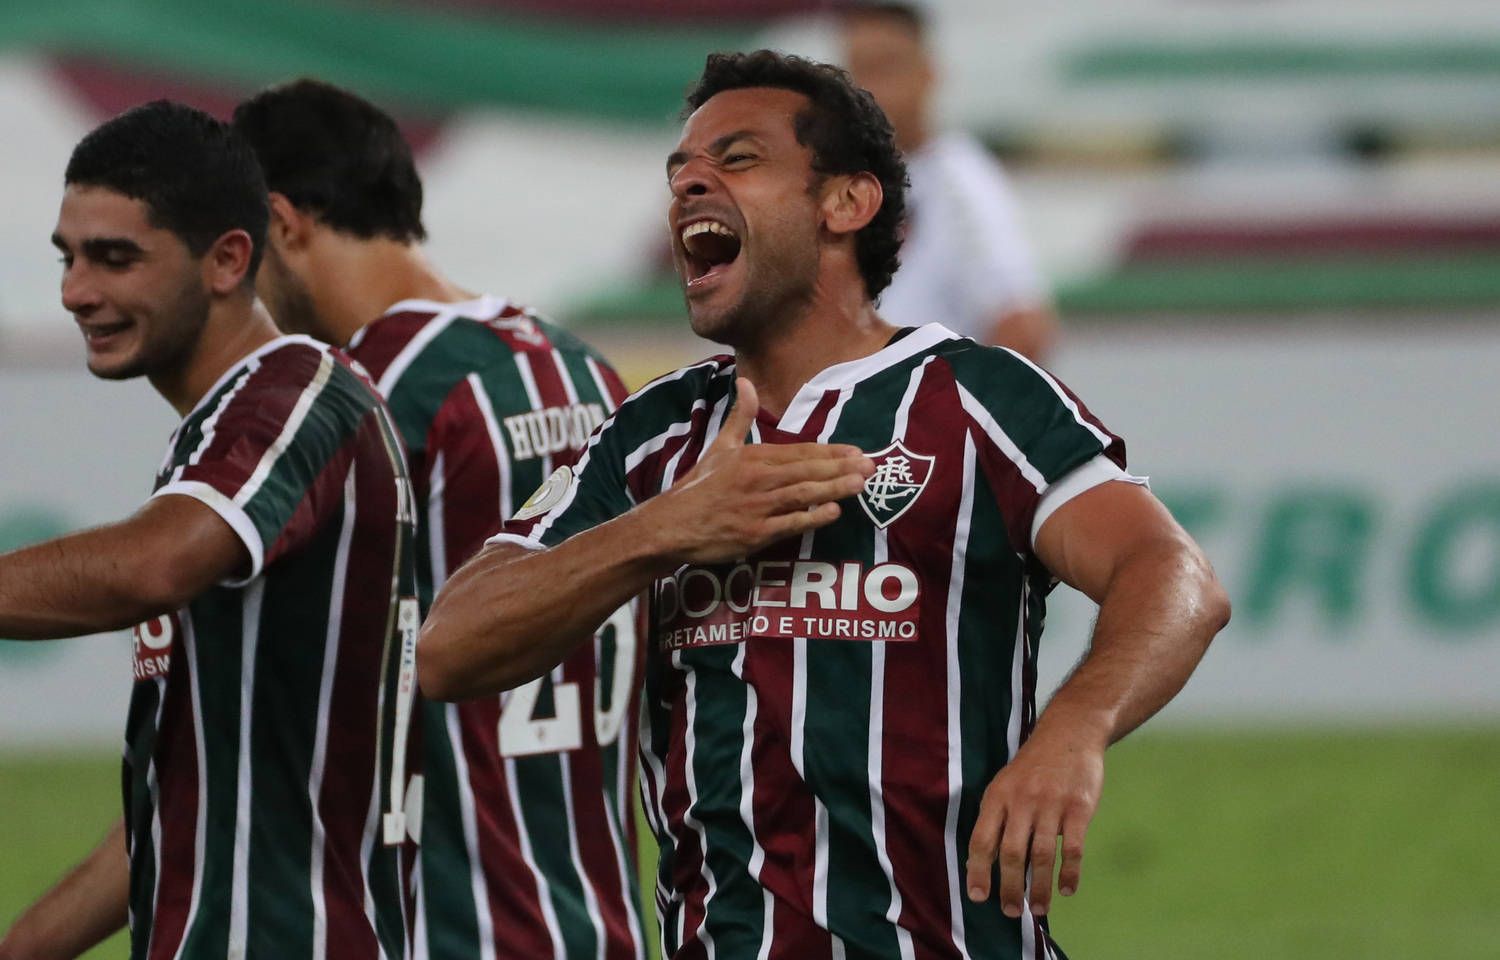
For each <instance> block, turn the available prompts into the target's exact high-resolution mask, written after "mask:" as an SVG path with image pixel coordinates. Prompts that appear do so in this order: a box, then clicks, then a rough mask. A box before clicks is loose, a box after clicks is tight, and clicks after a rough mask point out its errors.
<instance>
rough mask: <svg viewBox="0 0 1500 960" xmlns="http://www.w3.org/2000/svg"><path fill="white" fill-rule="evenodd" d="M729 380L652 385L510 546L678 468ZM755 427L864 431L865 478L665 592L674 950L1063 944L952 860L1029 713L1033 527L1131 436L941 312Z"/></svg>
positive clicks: (743, 952) (657, 789)
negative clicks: (946, 321) (868, 467)
mask: <svg viewBox="0 0 1500 960" xmlns="http://www.w3.org/2000/svg"><path fill="white" fill-rule="evenodd" d="M734 379H735V366H734V362H733V359H732V358H730V357H718V358H714V359H711V360H709V361H706V362H704V363H701V364H698V365H695V366H690V367H686V368H684V369H682V370H679V371H677V372H676V373H674V374H670V375H668V376H666V377H663V378H661V379H659V380H657V381H655V382H654V383H652V384H650V385H648V386H647V387H646V388H645V389H643V390H641V391H640V392H638V393H637V394H635V395H634V396H632V397H631V398H630V399H628V400H626V401H625V402H624V403H623V404H622V405H621V406H620V408H619V409H618V410H617V411H616V412H615V415H614V416H613V417H612V418H611V419H610V420H608V421H606V423H605V425H604V426H603V428H602V429H601V430H600V431H599V432H598V433H597V434H595V436H594V438H593V439H592V440H591V441H590V444H589V447H588V449H587V450H586V451H585V453H584V456H583V457H581V458H580V459H579V461H578V463H577V465H576V468H574V470H573V471H571V474H570V475H564V476H560V477H558V478H557V479H556V480H555V481H554V483H553V485H552V486H553V489H554V490H555V491H556V492H554V493H552V494H550V495H549V496H547V497H546V500H547V505H548V509H545V510H539V511H537V512H536V515H534V516H529V518H527V519H519V520H518V521H517V522H513V523H511V524H509V525H508V526H507V527H506V532H505V533H503V534H501V536H500V538H499V539H502V540H504V539H513V540H516V541H518V542H524V543H527V544H529V545H531V546H538V545H540V546H551V545H555V544H557V543H560V542H562V541H563V540H565V539H567V538H568V537H569V536H572V535H574V534H576V533H579V532H581V531H584V530H587V529H589V528H591V527H593V526H595V525H597V524H600V523H603V522H605V521H607V520H609V519H611V518H613V517H615V516H617V515H619V514H621V513H624V512H625V511H627V510H629V509H630V508H631V507H632V506H633V505H634V504H637V503H640V502H642V501H644V500H646V499H647V498H649V497H651V496H654V495H656V494H658V493H660V492H661V491H663V490H665V489H667V488H669V487H670V486H671V485H673V484H674V483H678V482H680V481H681V480H682V479H683V478H684V476H686V475H687V473H688V472H689V471H690V470H691V469H692V468H693V465H694V464H695V463H696V462H697V461H698V458H699V457H700V456H702V454H703V452H704V450H705V449H706V448H707V447H708V446H709V445H710V444H711V443H713V441H714V439H715V437H716V435H717V431H718V429H719V427H720V425H721V424H722V423H723V422H724V419H725V416H726V415H727V413H728V411H729V409H730V406H731V404H732V403H733V400H734V396H735V388H734ZM748 439H749V440H750V441H751V442H756V443H794V442H806V441H817V442H826V443H847V444H853V445H856V446H858V447H859V448H861V449H862V450H865V451H866V452H867V453H868V454H869V456H870V457H871V458H872V459H873V460H874V461H875V464H876V470H875V474H874V476H872V477H871V478H870V479H869V481H868V482H867V483H866V484H865V487H864V490H863V491H862V492H861V493H860V494H859V495H858V496H856V497H852V498H850V499H848V500H846V501H844V502H843V504H842V508H843V509H842V513H841V516H840V517H839V519H838V520H836V521H835V522H834V523H832V524H830V525H828V526H826V527H823V528H821V529H818V530H815V531H812V532H809V533H807V534H806V535H803V536H800V537H794V538H791V539H788V540H784V541H782V542H779V543H776V544H773V545H772V546H770V547H768V548H766V549H764V550H762V551H760V552H759V553H756V554H754V555H752V556H749V557H746V558H745V559H743V560H741V561H738V562H735V563H724V564H709V565H699V564H689V565H685V566H683V567H681V568H679V569H678V570H677V571H676V572H675V573H674V574H673V575H671V576H667V577H663V578H662V579H660V580H659V581H657V583H656V585H655V588H654V590H653V595H652V603H651V610H650V626H649V632H648V634H647V644H646V646H647V651H648V660H647V667H646V682H645V689H644V691H643V695H642V699H643V707H642V710H643V729H642V732H641V759H642V776H643V777H644V791H645V793H646V794H647V815H648V817H649V819H650V820H651V823H652V827H653V829H654V831H655V833H656V835H657V839H658V841H659V843H660V846H661V862H660V868H659V871H658V881H657V889H656V905H657V911H658V916H659V921H660V924H661V930H660V934H661V938H662V948H663V950H662V952H663V956H665V957H670V958H675V960H687V958H706V957H719V958H741V957H744V958H785V960H793V958H795V960H810V958H811V960H816V958H829V960H831V958H856V957H860V958H876V957H878V958H892V960H931V958H973V960H999V958H1006V960H1009V958H1026V960H1032V958H1049V957H1058V956H1060V952H1059V951H1058V950H1057V948H1056V945H1055V944H1054V943H1053V942H1052V941H1051V938H1050V935H1049V933H1048V931H1047V927H1046V923H1045V922H1044V920H1042V919H1041V918H1038V917H1034V916H1032V915H1031V914H1030V913H1029V912H1028V913H1026V914H1024V915H1023V916H1022V917H1021V918H1020V919H1018V920H1017V919H1010V918H1007V917H1006V916H1005V915H1004V914H1003V913H1002V912H1001V909H1000V906H999V902H998V898H994V899H992V900H991V901H989V902H986V903H979V904H976V903H972V902H970V901H969V900H968V898H967V897H966V896H965V895H964V894H963V877H964V861H965V859H966V853H967V846H968V838H969V834H970V832H971V831H972V829H973V826H974V822H975V818H976V816H977V813H978V809H979V801H980V797H981V794H982V793H983V791H984V788H985V786H986V785H987V784H988V783H989V781H990V780H991V779H992V778H993V777H994V775H995V773H996V772H997V771H998V770H999V769H1000V767H1001V766H1002V765H1003V764H1005V763H1006V762H1007V760H1008V759H1009V758H1010V757H1012V756H1014V754H1015V752H1016V750H1017V749H1018V748H1019V746H1020V745H1021V743H1022V742H1024V741H1025V739H1026V737H1027V734H1028V733H1029V731H1030V728H1031V725H1032V723H1033V721H1034V718H1035V711H1036V700H1035V692H1036V691H1035V681H1036V655H1037V644H1038V640H1039V638H1040V634H1041V625H1042V617H1043V612H1044V603H1043V599H1044V597H1045V595H1046V593H1047V592H1048V590H1049V589H1050V587H1051V586H1052V583H1053V581H1052V578H1051V576H1050V574H1049V573H1048V571H1047V570H1046V569H1044V568H1043V567H1042V565H1041V563H1040V562H1039V561H1038V560H1037V558H1036V556H1035V554H1034V552H1033V540H1034V532H1035V530H1036V529H1037V528H1038V527H1039V526H1040V524H1041V523H1042V522H1043V521H1044V520H1045V519H1046V517H1047V516H1048V515H1050V512H1051V511H1052V510H1054V509H1056V507H1057V506H1058V504H1060V503H1062V502H1065V501H1066V500H1067V499H1068V498H1070V497H1071V496H1074V495H1076V494H1077V493H1079V492H1081V491H1082V490H1085V489H1088V488H1089V487H1090V486H1092V485H1094V484H1097V483H1101V482H1104V481H1105V480H1108V479H1111V478H1115V477H1123V476H1125V474H1124V473H1123V470H1122V468H1123V466H1124V455H1125V452H1124V444H1123V442H1122V441H1120V440H1119V438H1117V437H1115V436H1114V435H1112V434H1110V433H1109V432H1108V431H1107V430H1105V429H1104V427H1103V426H1102V425H1101V424H1100V423H1099V422H1098V421H1097V420H1096V419H1095V418H1094V417H1093V416H1092V415H1091V414H1090V413H1089V412H1088V410H1087V409H1086V408H1085V407H1084V406H1083V405H1082V404H1081V403H1080V402H1079V401H1078V400H1077V399H1076V398H1075V397H1074V396H1073V395H1072V394H1071V393H1069V392H1068V391H1067V390H1066V389H1065V388H1063V387H1062V386H1061V385H1060V384H1058V383H1057V382H1056V381H1055V380H1054V379H1053V378H1052V377H1051V376H1050V375H1048V374H1047V373H1045V372H1043V371H1042V370H1040V369H1039V368H1037V367H1035V366H1033V365H1031V364H1030V363H1029V362H1027V361H1026V360H1024V359H1023V358H1021V357H1020V356H1019V355H1017V354H1014V353H1011V352H1010V351H1007V350H1003V349H999V348H993V347H983V346H980V345H978V344H976V343H974V342H973V341H972V340H968V339H966V338H960V337H957V336H955V335H954V334H952V333H951V332H949V331H947V330H945V329H944V328H942V327H941V326H938V325H928V326H924V327H918V328H911V329H908V330H905V331H902V332H901V333H898V335H897V336H896V337H895V338H893V340H892V341H891V343H890V344H888V345H887V346H886V347H885V348H884V349H882V350H880V351H878V352H877V353H875V354H873V355H871V356H869V357H865V358H862V359H859V360H854V361H850V362H848V363H841V364H837V365H834V366H831V367H829V368H827V369H825V370H823V371H822V372H821V373H819V374H818V375H816V376H815V377H813V378H812V380H810V381H809V382H808V383H807V384H806V385H804V386H803V387H802V388H801V390H800V391H799V392H798V393H797V395H796V396H795V397H794V399H793V401H792V403H791V404H790V406H789V407H788V408H787V410H786V412H785V413H784V414H782V415H781V416H780V417H779V418H775V417H772V416H770V415H769V414H768V413H766V412H765V411H761V413H760V414H759V415H758V417H757V419H756V421H755V423H754V426H753V429H752V430H751V432H750V436H749V438H748ZM529 513H530V512H528V515H529ZM523 516H527V515H523Z"/></svg>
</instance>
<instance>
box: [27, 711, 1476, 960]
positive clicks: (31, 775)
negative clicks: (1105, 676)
mask: <svg viewBox="0 0 1500 960" xmlns="http://www.w3.org/2000/svg"><path fill="white" fill-rule="evenodd" d="M1106 778H1107V779H1106V783H1105V788H1104V802H1103V804H1102V806H1101V808H1100V811H1099V815H1098V817H1097V818H1096V819H1095V821H1094V825H1093V828H1092V829H1091V830H1090V832H1089V838H1088V848H1087V851H1086V854H1085V857H1084V875H1083V885H1082V887H1081V888H1080V890H1079V892H1078V895H1077V896H1075V897H1073V898H1072V899H1070V900H1062V901H1060V902H1059V904H1058V906H1057V907H1056V908H1055V909H1054V911H1053V930H1054V933H1055V935H1056V936H1057V938H1058V942H1059V943H1061V944H1062V946H1063V948H1064V949H1065V950H1067V951H1068V953H1069V955H1070V956H1071V957H1073V958H1074V960H1133V958H1147V957H1150V958H1153V960H1161V958H1168V960H1171V958H1183V960H1187V958H1204V957H1212V958H1215V960H1267V958H1276V960H1300V958H1309V960H1311V958H1318V960H1343V958H1349V960H1354V958H1360V960H1364V958H1384V957H1435V956H1441V957H1444V958H1445V960H1494V958H1497V957H1500V729H1476V730H1451V729H1443V730H1439V729H1414V730H1406V731H1381V732H1370V731H1362V732H1360V731H1321V732H1311V731H1300V732H1290V731H1288V732H1254V733H1252V732H1243V733H1232V732H1199V733H1188V732H1183V731H1182V730H1181V729H1180V728H1179V729H1174V730H1168V731H1162V732H1158V731H1146V732H1144V733H1142V734H1140V735H1138V736H1136V737H1133V738H1131V739H1129V740H1127V741H1125V742H1124V743H1122V744H1120V745H1119V746H1117V747H1115V748H1114V749H1113V750H1111V752H1110V758H1109V763H1108V767H1107V771H1106ZM118 783H119V773H118V761H117V760H116V759H114V758H113V757H111V756H109V755H104V756H93V755H89V756H79V757H67V758H63V757H32V758H25V757H15V756H9V757H0V865H3V869H0V925H8V924H9V923H10V921H11V919H12V918H14V916H15V915H16V914H17V913H19V912H20V911H21V910H22V909H24V908H25V906H26V904H27V903H29V902H30V901H31V899H32V898H34V897H35V896H36V895H37V894H38V893H40V892H41V891H42V890H43V889H45V888H46V886H47V885H48V884H49V883H51V882H52V881H53V880H54V879H56V877H57V876H58V875H59V874H60V873H61V872H62V871H63V870H64V869H65V868H66V867H67V866H69V865H70V864H72V863H73V862H75V861H76V860H77V859H78V858H79V857H81V856H82V855H83V854H84V853H86V852H87V851H88V850H89V849H90V847H91V846H92V845H93V844H94V843H95V842H97V840H98V839H99V837H100V836H101V835H102V834H103V833H104V830H105V829H106V827H107V826H108V824H109V822H110V819H111V817H113V816H115V815H116V811H117V809H118V807H117V804H118V789H119V788H118ZM643 832H644V831H643ZM646 859H648V860H649V859H650V857H649V856H648V857H646ZM648 869H649V868H648ZM124 955H125V943H124V938H123V937H117V938H116V939H114V940H111V941H109V942H108V943H106V944H105V945H103V946H101V947H99V948H98V949H96V950H94V951H93V952H92V953H91V954H89V957H90V960H103V958H112V960H113V958H119V957H123V956H124Z"/></svg>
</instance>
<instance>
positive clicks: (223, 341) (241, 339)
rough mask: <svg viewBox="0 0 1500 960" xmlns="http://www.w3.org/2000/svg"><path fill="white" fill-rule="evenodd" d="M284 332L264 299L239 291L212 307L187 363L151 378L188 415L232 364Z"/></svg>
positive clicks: (155, 374)
mask: <svg viewBox="0 0 1500 960" xmlns="http://www.w3.org/2000/svg"><path fill="white" fill-rule="evenodd" d="M280 335H281V333H280V331H279V330H277V329H276V324H275V323H274V322H272V320H271V315H270V314H269V313H267V312H266V310H265V308H264V307H262V306H261V305H260V301H258V300H255V299H254V298H253V297H250V296H248V295H244V294H240V293H238V292H237V293H236V294H235V295H234V296H232V297H230V298H228V299H226V300H222V301H219V302H217V303H215V304H214V305H213V306H212V307H210V308H209V314H208V320H207V321H206V322H205V323H204V325H203V334H202V336H200V337H199V338H198V342H197V344H196V345H194V347H193V350H192V353H191V355H190V356H189V357H188V358H187V360H186V361H185V362H184V363H182V364H181V365H180V366H179V367H178V368H177V369H175V370H171V371H168V372H164V373H154V374H151V375H150V376H149V377H148V379H149V380H150V381H151V385H152V386H153V387H155V388H156V392H157V393H159V394H161V395H162V397H163V399H165V400H166V401H167V402H168V403H170V404H171V405H172V408H173V409H174V410H176V411H177V413H178V415H179V416H183V417H185V416H187V415H188V414H189V413H191V412H192V409H193V408H194V407H196V406H197V405H198V401H200V400H202V399H203V395H204V394H206V393H207V392H208V390H209V388H210V387H212V386H213V385H214V384H215V383H217V382H218V380H219V378H220V377H222V376H223V375H224V374H225V373H226V372H228V371H229V369H230V368H231V367H233V366H235V365H236V364H238V363H239V362H240V361H241V360H244V359H245V358H246V357H247V356H249V355H250V354H252V353H254V352H255V351H256V350H258V349H260V348H261V347H263V346H265V345H266V344H268V343H270V342H271V341H272V340H275V339H276V338H277V337H278V336H280Z"/></svg>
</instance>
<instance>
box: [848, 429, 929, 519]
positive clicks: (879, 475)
mask: <svg viewBox="0 0 1500 960" xmlns="http://www.w3.org/2000/svg"><path fill="white" fill-rule="evenodd" d="M870 459H871V460H874V461H875V472H874V473H873V474H871V475H870V479H868V480H866V481H865V488H864V489H863V490H861V491H860V493H859V505H860V506H861V507H862V508H864V511H865V515H866V516H868V517H869V518H870V519H871V520H872V521H874V523H875V526H877V527H888V526H890V525H891V524H893V523H895V522H896V519H897V518H898V517H900V516H901V515H902V514H903V513H905V512H906V511H908V510H910V509H911V505H912V504H914V503H916V502H917V497H919V496H921V495H922V490H923V489H924V488H925V487H926V486H927V481H928V479H929V478H930V477H931V476H932V465H933V463H934V462H935V461H936V460H937V458H936V457H927V456H923V455H922V454H920V453H913V452H912V451H910V450H908V449H907V448H906V446H905V445H904V444H903V443H902V442H901V441H900V440H897V441H895V442H894V443H892V444H891V445H890V446H888V447H886V448H885V449H884V450H881V451H879V452H878V453H872V454H870Z"/></svg>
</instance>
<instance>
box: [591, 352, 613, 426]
mask: <svg viewBox="0 0 1500 960" xmlns="http://www.w3.org/2000/svg"><path fill="white" fill-rule="evenodd" d="M583 362H584V363H585V364H587V365H588V368H589V376H591V377H593V378H594V387H595V388H596V389H597V390H598V391H599V402H600V403H602V404H604V412H605V413H606V414H612V413H614V412H615V407H617V406H619V404H617V403H615V395H614V392H613V391H612V390H610V388H609V382H608V381H606V380H605V379H604V371H603V370H601V369H600V368H599V362H598V361H597V360H595V359H594V358H593V357H590V356H588V355H587V354H585V355H584V358H583Z"/></svg>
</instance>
